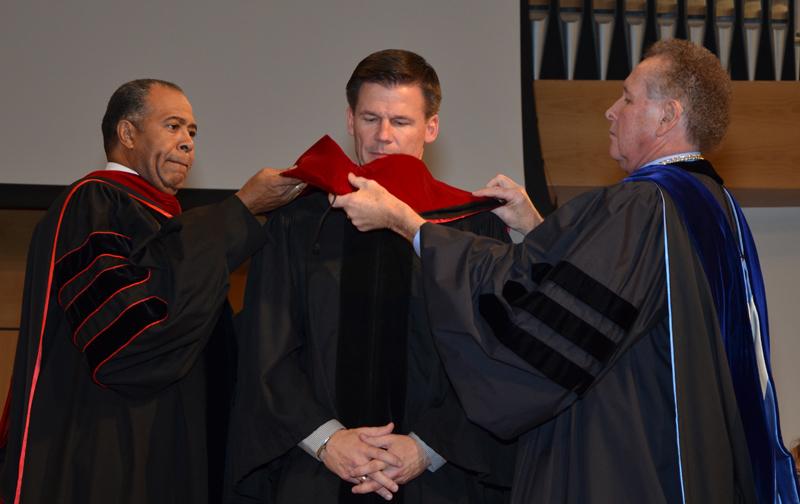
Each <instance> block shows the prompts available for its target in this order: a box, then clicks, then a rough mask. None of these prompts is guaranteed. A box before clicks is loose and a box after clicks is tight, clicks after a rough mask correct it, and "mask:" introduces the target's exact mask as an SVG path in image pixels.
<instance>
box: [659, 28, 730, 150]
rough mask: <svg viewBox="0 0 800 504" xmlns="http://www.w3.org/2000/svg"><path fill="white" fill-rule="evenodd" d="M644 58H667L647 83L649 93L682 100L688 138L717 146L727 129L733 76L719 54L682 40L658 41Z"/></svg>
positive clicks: (709, 146) (707, 146)
mask: <svg viewBox="0 0 800 504" xmlns="http://www.w3.org/2000/svg"><path fill="white" fill-rule="evenodd" d="M644 57H645V58H655V57H659V58H664V59H665V60H666V62H667V63H668V64H667V65H665V66H664V69H663V70H662V71H661V72H660V75H657V76H656V77H655V78H654V79H652V81H650V82H647V94H648V95H650V97H651V98H656V97H660V98H671V99H674V100H678V101H680V102H681V104H682V105H683V107H684V110H685V117H686V133H687V135H688V137H689V140H690V141H691V142H692V143H694V144H695V145H697V146H698V147H699V148H700V150H708V149H712V148H714V147H716V146H717V145H718V144H719V143H720V142H721V141H722V138H723V137H724V136H725V131H727V129H728V124H729V123H730V102H731V79H730V77H729V76H728V72H726V71H725V69H724V68H722V65H720V63H719V60H718V59H717V57H716V56H714V55H713V54H712V53H711V52H710V51H709V50H708V49H706V48H704V47H701V46H698V45H696V44H693V43H691V42H689V41H687V40H680V39H671V40H662V41H660V42H656V43H655V44H653V46H652V47H651V48H650V49H649V50H648V51H647V53H646V54H645V56H644Z"/></svg>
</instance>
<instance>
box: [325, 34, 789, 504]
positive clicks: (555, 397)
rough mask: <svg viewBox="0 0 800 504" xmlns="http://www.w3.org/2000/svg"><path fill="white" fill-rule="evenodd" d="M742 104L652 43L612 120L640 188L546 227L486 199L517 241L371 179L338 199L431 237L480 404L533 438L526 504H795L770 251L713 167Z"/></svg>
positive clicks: (499, 187)
mask: <svg viewBox="0 0 800 504" xmlns="http://www.w3.org/2000/svg"><path fill="white" fill-rule="evenodd" d="M729 100H730V80H729V77H728V75H727V73H726V72H725V70H724V69H722V68H721V66H720V64H719V61H718V60H717V59H716V57H714V56H713V55H712V54H711V53H710V52H708V51H707V50H706V49H704V48H702V47H698V46H695V45H693V44H691V43H689V42H687V41H682V40H672V41H665V42H659V43H657V44H655V45H654V46H653V47H652V48H651V49H650V50H649V52H648V53H647V55H646V56H645V59H644V60H643V61H642V63H640V64H639V65H638V66H637V67H636V68H635V69H634V71H633V72H632V73H631V75H630V76H629V77H628V78H627V79H626V80H625V83H624V87H623V94H622V97H620V98H619V100H617V102H616V103H614V105H613V106H612V107H611V108H609V109H608V111H607V112H606V117H607V119H608V120H609V122H610V123H611V128H610V132H609V133H610V139H611V147H610V153H611V156H612V157H613V158H614V159H616V160H617V161H618V162H619V164H620V166H621V167H622V168H623V170H624V171H626V172H627V173H628V174H629V176H628V177H627V178H626V179H625V181H623V182H622V183H620V184H618V185H615V186H612V187H608V188H604V189H598V190H595V191H591V192H588V193H586V194H584V195H582V196H579V197H576V198H575V199H574V200H572V201H571V202H569V203H568V204H566V205H565V206H564V207H562V208H561V209H559V210H558V211H557V212H555V213H554V214H553V215H551V216H549V217H548V218H547V219H545V220H544V221H543V222H542V221H541V219H540V218H539V217H538V214H537V213H536V212H535V209H534V208H533V207H532V205H531V204H530V201H529V200H528V198H527V196H526V195H525V194H524V192H523V191H522V189H521V188H520V187H519V186H517V185H516V184H514V183H513V182H511V181H510V180H509V179H507V178H505V177H503V176H498V177H497V178H495V179H494V180H492V181H491V182H490V184H489V186H490V187H488V188H487V189H484V190H482V191H479V194H482V195H491V196H494V197H498V198H501V199H503V200H505V201H507V202H508V203H507V204H506V205H505V206H504V207H502V208H501V209H498V210H496V211H497V212H498V214H501V215H502V216H503V219H504V220H505V222H507V223H508V224H509V225H511V226H512V227H514V228H517V229H519V230H521V231H522V232H526V233H527V235H526V236H525V240H524V242H523V243H521V244H519V245H515V246H512V245H508V244H504V243H500V242H497V241H494V240H491V239H487V238H481V237H475V236H472V235H468V234H465V233H460V232H457V231H454V230H450V229H446V228H444V227H441V226H436V225H434V224H430V223H425V221H424V220H422V219H421V218H420V217H419V216H418V215H416V214H415V213H414V212H413V211H412V210H411V209H409V208H408V207H407V206H406V205H405V204H403V203H402V202H400V201H398V200H396V199H394V198H393V197H392V196H391V195H390V194H388V193H387V192H386V191H385V190H383V188H382V187H381V186H380V185H379V184H377V183H375V182H372V181H367V180H365V179H361V178H356V177H353V179H352V180H353V183H354V184H355V185H356V186H357V187H359V188H360V189H359V190H358V191H357V192H355V193H352V194H351V195H347V196H344V197H341V198H339V199H337V201H336V204H335V205H336V206H342V207H343V208H344V209H345V210H346V211H347V212H348V214H349V216H350V217H351V219H352V222H353V223H354V224H355V225H356V226H358V227H359V229H362V230H370V229H376V228H384V227H388V228H390V229H393V230H395V231H397V232H398V233H399V234H401V235H402V236H405V237H406V238H407V239H408V240H409V241H412V240H414V241H417V240H418V241H417V246H418V248H417V250H418V252H419V253H420V254H421V258H422V269H423V277H424V280H423V281H424V291H425V301H426V303H427V305H428V310H429V313H430V314H431V325H432V327H433V330H434V333H435V337H436V341H437V344H438V347H439V350H440V352H441V355H442V358H443V360H444V362H445V366H446V368H447V371H448V373H449V375H450V377H451V379H452V380H453V383H454V386H455V387H456V389H457V390H458V395H459V397H460V399H461V400H462V402H463V404H464V407H465V408H466V410H467V412H468V413H469V415H470V418H472V419H474V420H475V421H476V422H478V423H479V424H481V425H483V426H485V427H486V428H488V429H489V430H491V431H492V432H494V433H496V434H498V435H500V436H503V437H508V438H513V437H516V436H519V449H518V457H517V465H516V469H515V478H514V484H513V498H512V500H513V502H517V503H530V502H547V503H551V502H559V503H582V504H583V503H598V504H600V503H602V504H605V503H610V502H613V503H643V502H648V503H662V502H663V503H675V502H690V503H697V502H702V503H706V502H708V503H711V502H713V503H722V502H725V503H734V502H737V503H738V502H759V503H763V504H766V503H773V502H792V503H797V502H798V491H797V482H796V480H795V476H794V469H793V467H792V461H791V458H790V457H789V455H788V453H787V452H786V450H785V448H784V447H783V444H782V440H781V438H780V429H779V426H778V422H777V399H776V397H775V390H774V386H773V383H772V381H771V378H770V371H769V344H768V328H767V323H766V320H767V319H766V300H765V296H764V286H763V280H762V278H761V275H760V270H759V267H758V259H757V255H756V251H755V246H754V243H753V240H752V236H751V235H750V232H749V230H748V229H747V223H746V222H745V220H744V216H743V214H742V213H741V210H740V209H739V208H738V206H737V205H736V203H735V201H734V199H733V198H732V197H731V195H730V194H729V193H728V192H727V191H726V190H725V189H724V187H723V185H722V180H721V179H720V178H719V176H718V175H717V174H716V172H715V171H714V169H713V167H712V166H711V164H710V163H709V162H708V161H706V160H704V159H703V155H702V151H706V150H708V149H711V148H713V147H714V146H715V145H716V144H717V143H718V142H719V141H720V140H721V138H722V137H723V135H724V133H725V130H726V127H727V124H728V106H729ZM354 474H355V475H356V476H358V475H360V474H362V473H361V472H356V473H354Z"/></svg>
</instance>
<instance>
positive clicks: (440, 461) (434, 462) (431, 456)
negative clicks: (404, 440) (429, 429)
mask: <svg viewBox="0 0 800 504" xmlns="http://www.w3.org/2000/svg"><path fill="white" fill-rule="evenodd" d="M408 436H409V437H410V438H411V439H413V440H414V441H416V442H417V443H419V445H420V446H421V447H422V451H424V452H425V455H427V457H428V461H430V464H428V470H429V471H430V472H436V470H437V469H439V468H440V467H442V466H443V465H445V464H446V463H447V461H446V460H445V459H444V458H442V456H441V455H439V454H438V453H436V452H435V451H434V449H433V448H431V447H430V446H428V445H427V444H426V443H425V441H423V440H422V439H421V438H420V437H419V436H417V435H416V434H414V433H413V432H411V433H410V434H409V435H408Z"/></svg>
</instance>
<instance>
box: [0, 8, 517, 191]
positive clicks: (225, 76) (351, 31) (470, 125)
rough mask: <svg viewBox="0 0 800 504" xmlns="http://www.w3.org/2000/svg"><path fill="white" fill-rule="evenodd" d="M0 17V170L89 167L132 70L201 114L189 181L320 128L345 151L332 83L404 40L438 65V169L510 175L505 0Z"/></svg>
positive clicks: (205, 183) (511, 73) (340, 91)
mask: <svg viewBox="0 0 800 504" xmlns="http://www.w3.org/2000/svg"><path fill="white" fill-rule="evenodd" d="M2 11H3V12H2V15H0V61H2V68H3V92H2V93H0V110H2V111H3V114H2V121H0V170H2V172H0V173H1V174H2V176H1V177H0V181H1V182H5V183H29V184H67V183H69V182H71V181H72V180H74V179H76V178H78V177H80V176H81V175H83V174H85V173H86V172H88V171H90V170H92V169H95V168H97V167H99V166H102V164H103V163H104V160H105V158H104V154H103V150H102V145H101V141H100V118H101V117H102V114H103V111H104V109H105V104H106V102H107V100H108V97H109V96H110V95H111V93H112V92H113V90H114V89H115V88H116V87H117V86H118V85H120V84H121V83H123V82H125V81H128V80H131V79H134V78H139V77H156V78H161V79H166V80H171V81H174V82H176V83H178V84H179V85H181V86H182V87H183V88H184V89H185V91H186V94H187V95H188V96H189V99H190V100H191V101H192V104H193V106H194V112H195V116H196V118H197V120H198V122H199V126H200V127H199V135H198V144H197V149H198V150H197V162H196V163H195V167H194V170H193V173H192V175H191V177H190V179H189V187H195V188H219V189H228V188H238V187H239V186H240V185H241V184H242V183H243V182H244V181H245V180H246V179H247V177H248V176H249V175H250V174H252V173H254V172H255V171H256V169H257V168H260V167H263V166H288V165H291V164H292V162H293V161H294V160H295V159H296V158H297V156H298V155H299V154H301V153H302V152H303V151H304V150H305V149H306V148H307V147H308V146H310V145H311V144H312V143H313V142H314V141H315V140H316V139H317V138H319V137H320V136H322V135H323V134H326V133H328V134H331V136H333V137H334V138H335V139H336V140H337V141H338V142H340V143H341V144H342V145H343V146H346V147H347V151H348V152H351V151H350V143H351V142H350V139H349V137H348V135H347V132H346V130H345V127H344V120H345V115H344V114H345V104H346V101H345V94H344V86H345V83H346V82H347V79H348V78H349V77H350V73H351V72H352V70H353V68H354V67H355V65H356V64H357V63H358V61H360V60H361V59H362V58H363V57H364V56H366V55H367V54H369V53H371V52H373V51H376V50H379V49H386V48H405V49H410V50H412V51H416V52H418V53H420V54H422V55H423V56H424V57H425V58H426V59H428V61H429V62H430V63H431V64H432V65H433V66H434V67H435V68H436V70H437V72H438V73H439V77H440V79H441V83H442V87H443V89H444V99H443V102H442V109H441V136H440V138H439V140H438V141H437V142H436V144H435V145H434V146H432V147H431V148H430V149H429V151H428V152H426V155H425V158H426V161H428V163H429V165H430V166H431V167H432V169H433V171H434V174H435V175H436V176H438V177H439V178H441V179H443V180H446V181H448V182H451V183H453V184H458V185H460V186H462V187H465V188H473V187H479V186H482V185H483V184H484V183H485V182H486V181H487V180H488V179H489V178H490V177H491V176H492V175H494V174H495V173H496V172H497V171H500V170H502V171H503V172H506V173H509V174H511V175H512V176H514V177H516V178H517V179H518V180H521V179H522V140H521V113H520V77H519V75H520V74H519V66H520V57H519V52H520V49H519V46H520V40H519V1H518V0H503V1H493V2H486V1H484V0H460V1H437V2H430V1H427V0H403V1H402V2H400V1H398V2H386V1H377V2H376V1H370V0H337V1H335V2H295V1H289V0H286V1H269V2H209V3H206V2H190V1H187V0H175V1H171V2H155V1H154V2H149V1H143V2H137V3H136V4H131V3H130V2H120V1H116V0H112V1H109V0H86V1H84V2H80V3H79V4H72V3H69V2H55V1H46V2H44V1H41V0H32V1H27V2H14V3H13V7H11V6H6V7H4V8H3V9H2Z"/></svg>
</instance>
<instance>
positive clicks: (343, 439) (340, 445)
mask: <svg viewBox="0 0 800 504" xmlns="http://www.w3.org/2000/svg"><path fill="white" fill-rule="evenodd" d="M393 429H394V424H392V423H391V422H390V423H388V424H387V425H384V426H381V427H360V428H358V429H342V430H339V431H336V432H334V433H333V435H332V436H331V437H330V439H329V440H328V443H327V444H326V445H325V450H323V452H322V453H321V454H320V457H321V459H322V462H323V463H324V464H325V467H327V468H328V469H329V470H330V471H331V472H333V473H334V474H336V475H337V476H339V477H340V478H342V479H343V480H346V481H349V482H351V483H353V484H359V483H361V481H360V480H358V479H356V478H353V477H352V476H351V474H352V471H353V469H355V468H356V467H358V466H361V465H364V464H366V463H367V462H369V461H370V460H373V459H377V460H381V461H383V462H385V463H386V464H388V465H389V466H393V467H402V462H401V460H400V458H399V457H397V456H395V455H392V454H391V453H389V452H388V451H387V450H384V449H383V448H378V447H375V446H371V445H369V444H367V443H365V442H364V441H362V440H361V438H360V435H361V434H363V435H365V436H385V435H387V434H390V433H391V432H392V430H393ZM373 478H376V481H377V482H378V483H380V484H381V485H382V486H383V490H386V492H380V491H379V492H377V493H379V494H380V495H381V496H382V497H384V498H387V497H388V498H391V494H389V493H388V492H392V493H393V492H397V490H398V488H399V487H398V486H397V483H395V482H394V481H392V480H391V478H389V477H386V476H383V475H382V474H379V473H378V474H376V475H375V476H373Z"/></svg>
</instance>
